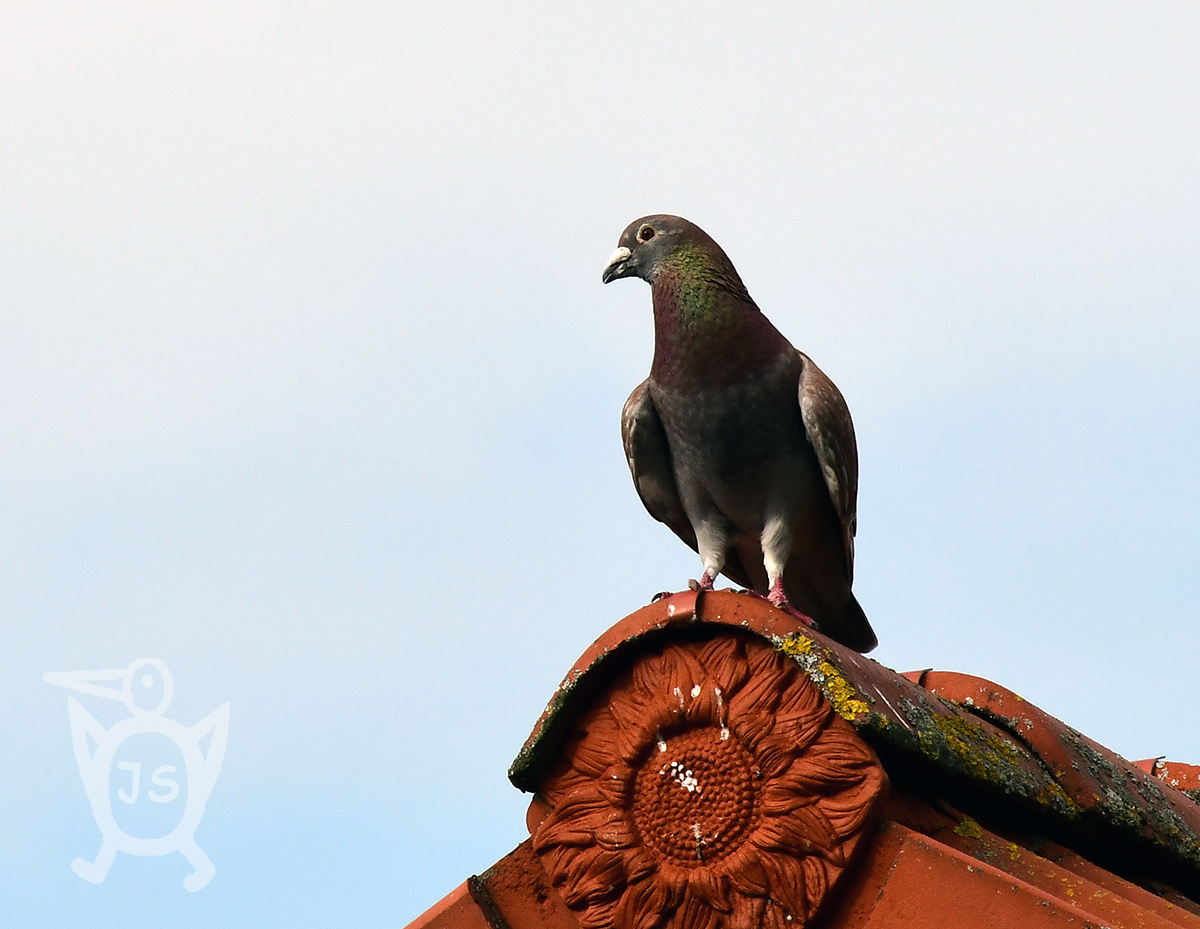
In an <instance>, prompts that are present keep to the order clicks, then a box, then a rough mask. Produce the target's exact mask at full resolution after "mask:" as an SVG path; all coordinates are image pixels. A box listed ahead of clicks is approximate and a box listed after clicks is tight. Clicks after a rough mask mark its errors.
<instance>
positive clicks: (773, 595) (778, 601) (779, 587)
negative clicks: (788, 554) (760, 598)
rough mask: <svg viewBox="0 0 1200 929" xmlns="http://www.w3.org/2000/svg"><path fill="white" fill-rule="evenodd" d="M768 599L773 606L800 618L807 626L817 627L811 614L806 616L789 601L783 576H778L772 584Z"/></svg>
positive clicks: (793, 617) (794, 617) (795, 617)
mask: <svg viewBox="0 0 1200 929" xmlns="http://www.w3.org/2000/svg"><path fill="white" fill-rule="evenodd" d="M767 600H768V601H770V603H771V604H772V605H773V606H775V607H777V608H778V609H781V610H783V612H785V613H787V614H788V616H790V617H792V619H798V620H800V622H802V623H804V625H806V626H813V627H814V628H815V627H816V623H814V622H813V620H812V617H811V616H805V615H804V614H803V613H801V612H800V611H799V610H798V609H796V608H795V607H794V606H792V605H791V603H789V602H788V598H787V594H786V593H784V592H783V580H782V579H781V578H776V579H775V582H774V583H773V584H772V585H771V589H770V590H769V591H768V592H767Z"/></svg>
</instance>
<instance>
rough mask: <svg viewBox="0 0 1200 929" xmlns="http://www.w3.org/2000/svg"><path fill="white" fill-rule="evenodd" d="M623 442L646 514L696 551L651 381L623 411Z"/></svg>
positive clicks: (639, 388) (642, 385)
mask: <svg viewBox="0 0 1200 929" xmlns="http://www.w3.org/2000/svg"><path fill="white" fill-rule="evenodd" d="M621 440H622V441H623V442H624V443H625V460H626V461H628V462H629V473H630V474H632V475H633V486H634V487H636V488H637V492H638V496H639V497H641V498H642V505H643V506H644V507H645V508H646V510H647V512H649V514H650V515H651V516H653V517H654V518H655V519H657V520H658V521H659V522H660V523H666V524H667V526H669V527H670V529H671V531H672V532H674V533H675V534H676V535H677V536H679V538H681V539H683V541H685V542H686V543H687V544H688V545H690V546H691V547H692V549H693V550H697V551H698V549H697V546H696V530H694V529H693V528H692V524H691V523H690V522H689V521H688V518H687V513H685V512H684V509H683V503H682V502H681V501H680V499H679V488H678V487H676V486H675V471H674V469H673V468H672V466H671V446H670V445H669V444H668V443H667V432H666V430H665V429H663V424H662V420H661V419H659V418H658V410H656V409H655V408H654V401H653V400H651V399H650V381H649V379H646V380H644V381H642V383H640V384H638V385H637V387H635V388H634V389H633V393H631V394H630V395H629V399H628V400H626V401H625V409H623V410H622V411H621Z"/></svg>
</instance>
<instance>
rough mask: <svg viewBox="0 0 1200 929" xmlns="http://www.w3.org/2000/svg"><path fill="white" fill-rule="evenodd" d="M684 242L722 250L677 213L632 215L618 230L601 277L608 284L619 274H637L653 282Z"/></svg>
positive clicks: (618, 276) (717, 250) (706, 248)
mask: <svg viewBox="0 0 1200 929" xmlns="http://www.w3.org/2000/svg"><path fill="white" fill-rule="evenodd" d="M685 244H693V245H698V246H701V247H702V248H703V249H704V250H706V251H707V250H710V249H714V250H716V252H717V253H720V252H721V249H720V246H718V245H717V243H716V242H714V241H713V240H712V239H711V238H709V236H708V234H707V233H705V232H704V230H703V229H701V228H700V227H699V226H697V225H696V224H695V223H689V222H688V221H687V220H686V219H683V218H681V217H679V216H671V215H669V214H666V213H657V214H655V215H653V216H643V217H642V218H641V219H635V220H634V221H633V222H631V223H630V224H629V225H628V226H626V227H625V231H624V232H622V233H621V238H620V239H619V240H618V241H617V250H616V251H615V252H613V254H612V257H611V258H609V259H608V264H606V265H605V266H604V274H603V275H602V280H603V281H604V283H605V284H607V283H608V282H609V281H615V280H617V278H621V277H640V278H641V279H642V280H644V281H649V282H650V283H654V278H655V277H657V275H658V272H659V270H660V269H661V268H662V266H663V264H664V263H665V262H666V261H668V260H670V258H671V257H672V256H673V255H675V254H676V252H677V251H678V249H679V247H680V246H681V245H685Z"/></svg>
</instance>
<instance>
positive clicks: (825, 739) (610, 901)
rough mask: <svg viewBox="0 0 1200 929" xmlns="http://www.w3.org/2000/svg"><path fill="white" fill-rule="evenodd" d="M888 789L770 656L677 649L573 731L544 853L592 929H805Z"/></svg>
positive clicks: (630, 678)
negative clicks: (877, 803)
mask: <svg viewBox="0 0 1200 929" xmlns="http://www.w3.org/2000/svg"><path fill="white" fill-rule="evenodd" d="M885 787H886V776H885V775H884V773H883V769H882V767H881V766H880V764H879V762H878V760H877V759H876V757H875V755H874V753H873V752H872V751H871V749H870V748H869V747H868V746H867V745H866V744H865V743H864V742H863V741H862V740H861V739H859V737H858V736H857V735H856V734H855V733H854V731H853V729H852V728H851V727H850V726H849V725H848V724H847V723H845V722H844V721H843V720H842V719H841V718H840V717H838V716H837V715H836V714H835V713H834V712H833V709H832V707H831V706H830V705H829V703H828V701H827V700H826V699H825V698H824V696H823V695H822V694H821V692H820V690H819V689H818V688H817V687H816V685H814V684H813V683H812V682H811V681H810V680H809V679H808V677H807V676H806V675H805V674H804V673H803V672H802V671H801V670H800V669H799V668H798V667H797V665H796V664H795V663H794V662H793V661H792V660H790V659H789V658H787V657H785V656H784V655H781V654H779V653H778V652H776V651H774V650H773V649H772V648H771V647H770V646H769V645H768V644H767V643H766V642H764V641H763V640H761V639H757V638H751V637H749V636H746V637H743V636H741V635H736V634H724V635H719V636H718V637H716V638H713V639H711V640H709V641H699V642H683V643H680V642H675V643H672V644H668V645H665V646H663V647H661V648H659V649H657V650H654V651H650V652H648V653H644V654H642V655H640V656H638V657H637V658H636V659H635V661H634V663H633V665H632V667H630V668H629V670H627V671H626V672H625V673H624V674H623V675H622V676H620V677H618V678H617V679H616V680H615V681H614V682H613V683H612V684H611V686H610V687H609V688H608V690H607V691H606V692H605V693H604V694H603V695H602V696H601V697H599V698H598V699H597V700H596V701H595V702H594V703H593V705H592V706H591V708H590V709H588V710H587V711H586V712H584V713H583V714H582V715H581V716H580V717H579V718H578V719H577V720H576V721H575V725H574V730H573V734H572V736H571V737H570V738H569V740H568V741H567V743H566V745H565V747H564V751H563V753H562V755H561V756H560V758H559V760H558V762H557V763H556V765H555V766H554V767H553V768H552V769H551V771H550V772H549V774H548V775H547V776H546V778H545V779H544V780H543V782H542V785H541V789H540V791H539V792H540V795H541V797H542V799H543V800H544V801H545V803H546V804H547V806H548V807H549V813H548V814H547V815H546V816H545V818H544V819H543V820H542V822H541V823H540V825H538V826H537V828H536V831H535V834H534V847H535V849H536V850H537V852H538V854H539V855H540V856H541V859H542V862H543V865H544V866H545V868H546V871H547V872H548V873H549V874H550V877H551V879H552V881H553V882H554V884H555V885H556V886H557V888H558V889H559V891H560V892H561V894H562V896H563V899H564V900H565V902H566V904H567V906H568V907H570V908H571V910H572V911H574V913H575V915H576V917H577V918H578V920H579V923H580V925H581V926H583V927H584V929H618V927H620V929H626V927H627V929H658V927H662V929H758V927H770V929H799V927H801V926H804V925H806V924H807V923H808V922H809V921H810V920H811V919H812V917H813V916H814V914H815V913H816V912H817V910H818V908H819V907H820V905H821V903H822V901H823V900H824V899H825V897H826V895H827V892H828V891H829V889H830V888H831V887H832V886H833V885H834V883H835V882H836V881H837V879H838V877H839V876H840V875H841V873H842V872H843V871H844V870H845V869H846V867H847V865H848V862H849V859H850V857H851V855H852V853H853V850H854V847H855V846H856V845H857V843H858V840H859V839H860V838H861V836H862V835H863V833H864V832H865V831H866V829H867V827H868V826H869V825H870V813H871V811H872V809H873V807H874V805H875V803H876V801H877V800H878V799H881V797H882V794H883V792H884V790H885Z"/></svg>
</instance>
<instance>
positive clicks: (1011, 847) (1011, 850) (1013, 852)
mask: <svg viewBox="0 0 1200 929" xmlns="http://www.w3.org/2000/svg"><path fill="white" fill-rule="evenodd" d="M1008 857H1009V858H1011V859H1012V860H1013V861H1016V860H1017V859H1018V858H1020V857H1021V847H1020V846H1019V845H1017V843H1016V842H1009V843H1008Z"/></svg>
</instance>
